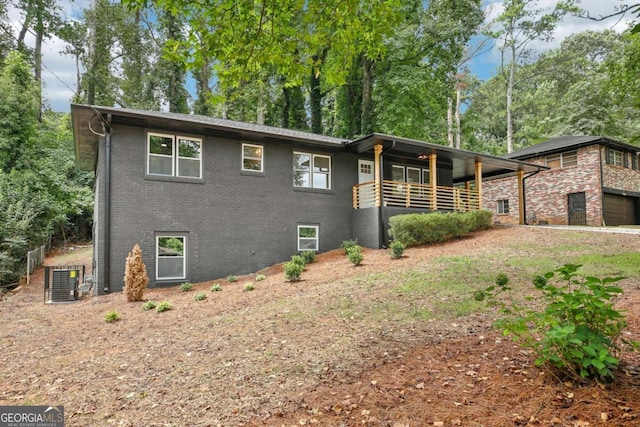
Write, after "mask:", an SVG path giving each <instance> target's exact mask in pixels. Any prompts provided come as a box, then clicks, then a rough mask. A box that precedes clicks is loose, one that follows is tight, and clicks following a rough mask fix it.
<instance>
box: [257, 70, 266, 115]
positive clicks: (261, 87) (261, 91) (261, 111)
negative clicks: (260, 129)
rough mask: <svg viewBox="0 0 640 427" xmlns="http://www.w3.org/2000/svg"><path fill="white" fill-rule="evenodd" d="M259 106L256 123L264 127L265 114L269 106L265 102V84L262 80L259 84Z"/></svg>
mask: <svg viewBox="0 0 640 427" xmlns="http://www.w3.org/2000/svg"><path fill="white" fill-rule="evenodd" d="M258 85H259V86H258V106H257V107H256V123H258V124H259V125H263V124H264V112H265V110H266V109H267V106H266V104H265V102H264V97H265V95H264V91H265V88H264V86H265V85H264V82H263V81H262V80H261V81H260V82H259V83H258Z"/></svg>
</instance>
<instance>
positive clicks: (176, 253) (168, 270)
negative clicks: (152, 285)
mask: <svg viewBox="0 0 640 427" xmlns="http://www.w3.org/2000/svg"><path fill="white" fill-rule="evenodd" d="M185 244H186V237H184V236H157V237H156V279H157V280H165V279H184V278H185V277H186V274H185V273H186V268H185V265H186V264H185V261H186V256H185Z"/></svg>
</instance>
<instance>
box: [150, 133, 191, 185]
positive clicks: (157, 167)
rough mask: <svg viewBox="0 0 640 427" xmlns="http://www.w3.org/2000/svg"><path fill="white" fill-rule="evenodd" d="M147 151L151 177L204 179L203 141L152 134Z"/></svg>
mask: <svg viewBox="0 0 640 427" xmlns="http://www.w3.org/2000/svg"><path fill="white" fill-rule="evenodd" d="M148 136H149V138H148V141H149V142H148V149H147V150H148V151H147V154H148V155H147V173H148V174H149V175H161V176H178V177H183V178H200V177H202V161H201V157H202V156H201V154H202V140H201V139H197V138H189V137H184V136H174V135H163V134H157V133H150V134H149V135H148Z"/></svg>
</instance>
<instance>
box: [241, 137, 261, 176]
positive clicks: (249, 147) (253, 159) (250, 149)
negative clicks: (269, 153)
mask: <svg viewBox="0 0 640 427" xmlns="http://www.w3.org/2000/svg"><path fill="white" fill-rule="evenodd" d="M263 165H264V148H263V147H262V145H254V144H242V170H243V171H251V172H263V170H264V166H263Z"/></svg>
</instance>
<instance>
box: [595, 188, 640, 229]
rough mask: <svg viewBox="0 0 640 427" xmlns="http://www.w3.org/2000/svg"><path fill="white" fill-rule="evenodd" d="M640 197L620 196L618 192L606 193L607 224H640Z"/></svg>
mask: <svg viewBox="0 0 640 427" xmlns="http://www.w3.org/2000/svg"><path fill="white" fill-rule="evenodd" d="M637 204H638V198H636V197H628V196H619V195H617V194H607V193H605V195H604V206H603V210H604V223H605V224H606V225H631V224H638V221H637V216H636V206H637Z"/></svg>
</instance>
